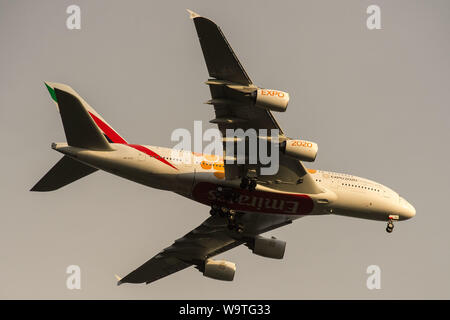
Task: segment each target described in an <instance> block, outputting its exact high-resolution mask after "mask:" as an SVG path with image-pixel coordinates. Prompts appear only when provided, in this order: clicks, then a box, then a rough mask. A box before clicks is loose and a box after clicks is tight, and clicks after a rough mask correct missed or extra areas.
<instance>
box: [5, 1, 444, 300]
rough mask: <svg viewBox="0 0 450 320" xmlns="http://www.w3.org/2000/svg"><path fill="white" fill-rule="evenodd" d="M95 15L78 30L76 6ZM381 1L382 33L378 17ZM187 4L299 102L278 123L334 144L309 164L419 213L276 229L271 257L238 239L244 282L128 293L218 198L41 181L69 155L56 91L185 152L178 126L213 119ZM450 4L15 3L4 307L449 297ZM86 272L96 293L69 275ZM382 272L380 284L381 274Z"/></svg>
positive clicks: (196, 277) (117, 184)
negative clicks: (394, 197)
mask: <svg viewBox="0 0 450 320" xmlns="http://www.w3.org/2000/svg"><path fill="white" fill-rule="evenodd" d="M71 4H77V5H79V6H80V8H81V30H68V29H67V28H66V19H67V17H68V14H66V8H67V7H68V6H69V5H71ZM371 4H377V5H379V6H380V8H381V26H382V29H381V30H368V29H367V27H366V19H367V17H368V15H367V14H366V9H367V7H368V6H369V5H371ZM186 8H190V9H192V10H194V11H196V12H198V13H200V14H201V15H203V16H205V17H209V18H211V19H212V20H214V21H215V22H216V23H218V24H219V25H220V26H221V28H222V31H223V32H224V34H225V35H226V36H227V38H228V40H229V42H230V44H231V45H232V46H233V48H234V50H235V52H236V54H237V55H238V57H239V59H240V61H241V63H242V64H243V66H244V67H245V69H246V71H247V73H248V74H249V76H250V78H251V79H252V80H253V82H255V83H256V84H257V85H259V86H263V87H267V88H274V89H280V90H283V91H287V92H289V93H290V96H291V101H290V104H289V107H288V110H287V112H286V113H284V114H276V117H277V119H278V121H279V123H280V125H281V127H282V128H283V130H284V131H285V133H286V134H287V135H288V136H290V137H294V138H295V137H299V138H304V139H308V140H311V141H315V142H317V143H318V144H319V154H318V157H317V159H316V162H315V163H314V164H312V165H310V167H313V168H317V169H324V170H330V171H337V172H343V173H348V174H354V175H357V176H362V177H366V178H369V179H372V180H375V181H378V182H380V183H382V184H385V185H387V186H388V187H391V188H392V189H394V190H396V191H397V192H398V193H399V194H400V195H401V196H403V197H404V198H405V199H407V200H408V201H409V202H411V203H412V204H413V205H414V206H415V208H416V210H417V215H416V217H415V218H414V219H412V220H409V221H406V222H400V223H397V224H396V228H395V230H394V232H393V233H392V234H387V233H386V232H385V223H384V222H375V221H367V220H359V219H355V218H346V217H341V216H319V217H307V218H304V219H300V220H298V221H296V223H294V224H292V225H289V226H287V227H284V228H281V229H278V230H275V231H273V232H270V233H269V234H268V235H269V236H271V235H274V236H276V237H278V238H279V239H283V240H286V241H287V247H286V254H285V258H284V260H282V261H279V260H271V259H266V258H262V257H260V256H256V255H253V254H252V253H251V251H250V250H248V249H247V248H246V247H244V246H242V247H238V248H236V249H233V250H231V251H228V252H226V253H223V254H221V255H220V256H219V257H220V258H224V259H227V260H230V261H233V262H236V265H237V272H236V276H235V279H234V281H233V282H220V281H215V280H211V279H208V278H205V277H203V276H202V274H201V273H200V272H198V271H197V270H196V269H194V268H189V269H187V270H184V271H181V272H179V273H177V274H174V275H172V276H170V277H167V278H164V279H162V280H159V281H157V282H155V283H153V284H151V285H148V286H146V285H129V284H126V285H122V286H120V287H117V286H116V279H115V278H114V274H119V275H122V276H124V275H126V274H128V273H129V272H130V271H132V270H134V269H135V268H136V267H138V266H139V265H141V264H142V263H144V262H145V261H147V260H148V259H149V258H150V257H152V256H153V255H155V254H156V253H158V252H159V251H160V250H161V249H163V248H164V247H167V246H168V245H170V244H171V243H172V242H173V241H174V240H175V239H177V238H179V237H180V236H182V235H184V234H185V233H187V232H188V231H190V230H191V229H193V228H194V227H196V226H197V225H199V224H200V223H201V222H202V221H203V220H204V219H206V218H207V217H208V211H209V209H208V208H207V207H206V206H203V205H201V204H198V203H195V202H193V201H190V200H188V199H185V198H182V197H180V196H178V195H176V194H173V193H170V192H164V191H159V190H155V189H150V188H148V187H144V186H142V185H138V184H135V183H133V182H130V181H126V180H124V179H121V178H118V177H115V176H112V175H110V174H107V173H104V172H97V173H95V174H93V175H91V176H89V177H87V178H84V179H82V180H80V181H77V182H76V183H73V184H71V185H69V186H67V187H65V188H63V189H60V190H58V191H55V192H50V193H32V192H29V189H30V188H31V187H32V186H33V185H34V184H35V183H36V182H37V181H38V180H39V179H40V178H41V177H42V176H43V175H44V174H45V173H46V172H47V171H48V170H49V169H50V167H51V166H53V165H54V163H56V162H57V161H58V159H59V158H60V157H61V155H60V154H58V153H57V152H55V151H53V150H51V148H50V145H51V143H52V142H60V141H65V137H64V132H63V129H62V125H61V120H60V118H59V115H58V113H57V110H56V108H55V105H54V103H53V102H52V100H51V98H50V96H49V94H48V92H47V90H46V89H45V86H44V84H43V81H52V82H61V83H65V84H68V85H70V86H71V87H72V88H74V89H75V90H76V91H77V92H78V93H79V94H80V95H81V96H82V97H83V98H84V99H85V100H86V101H88V102H89V104H90V105H91V106H92V107H94V108H95V109H96V110H97V111H98V112H99V113H100V114H101V115H102V116H103V117H104V118H105V119H106V120H107V121H108V122H109V123H110V124H111V125H113V126H114V128H115V129H116V130H117V131H118V132H119V133H121V135H123V136H124V137H125V138H126V139H127V140H128V141H131V142H133V143H140V144H148V145H157V146H167V147H170V146H173V143H172V142H171V141H170V136H171V133H172V131H173V130H174V129H177V128H187V129H192V128H193V121H194V120H202V121H204V123H205V124H206V123H207V121H208V120H210V119H212V117H213V110H212V108H211V107H210V106H207V105H204V104H203V102H204V101H206V100H208V99H209V98H210V97H209V90H208V88H207V86H206V85H204V84H203V82H204V81H205V80H207V78H208V75H207V71H206V66H205V64H204V61H203V56H202V53H201V49H200V45H199V43H198V38H197V35H196V32H195V28H194V25H193V23H192V21H191V20H190V19H189V18H188V14H187V12H186V10H185V9H186ZM449 31H450V2H449V1H446V0H442V1H438V0H435V1H425V0H423V1H412V0H411V1H409V0H408V1H407V0H403V1H400V0H398V1H381V0H376V1H361V0H354V1H332V0H330V1H317V0H309V1H261V0H258V1H256V0H255V1H106V0H105V1H100V0H98V1H80V0H78V1H6V0H0V40H1V43H2V46H1V50H0V88H1V89H0V134H1V136H2V138H3V139H2V152H1V163H2V165H1V167H0V174H1V175H0V177H1V180H0V181H1V182H0V183H1V192H0V197H1V198H0V199H1V222H0V282H1V286H0V298H3V299H5V298H39V299H46V298H57V299H90V298H101V299H110V298H113V299H260V298H263V299H282V298H284V299H316V298H324V299H347V298H358V299H390V298H405V299H410V298H414V299H416V298H446V299H449V298H450V289H449V287H450V271H449V270H450V252H449V244H450V232H449V223H450V214H449V211H448V208H447V206H446V205H445V203H446V200H448V196H449V189H450V188H449V187H450V186H449V182H450V175H449V170H448V164H449V144H448V141H449V138H450V136H449V119H450V118H449V116H450V111H449V98H450V88H449V84H450V54H449V53H450V37H449ZM69 265H78V266H80V268H81V290H68V289H67V288H66V279H67V276H68V275H67V274H66V268H67V266H69ZM369 265H378V266H379V267H380V268H381V289H380V290H368V289H367V287H366V279H367V276H368V275H367V274H366V268H367V267H368V266H369Z"/></svg>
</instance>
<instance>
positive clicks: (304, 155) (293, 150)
mask: <svg viewBox="0 0 450 320" xmlns="http://www.w3.org/2000/svg"><path fill="white" fill-rule="evenodd" d="M281 150H282V152H284V154H286V155H287V156H290V157H292V158H295V159H297V160H301V161H308V162H313V161H314V160H315V159H316V156H317V151H318V150H319V146H318V145H317V143H315V142H311V141H306V140H286V141H285V142H283V143H282V144H281Z"/></svg>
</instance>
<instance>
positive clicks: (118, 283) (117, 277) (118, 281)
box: [114, 274, 122, 286]
mask: <svg viewBox="0 0 450 320" xmlns="http://www.w3.org/2000/svg"><path fill="white" fill-rule="evenodd" d="M114 277H116V279H117V285H118V286H120V285H121V284H122V278H121V277H119V276H118V275H117V274H115V275H114Z"/></svg>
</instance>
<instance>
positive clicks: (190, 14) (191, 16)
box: [186, 9, 200, 19]
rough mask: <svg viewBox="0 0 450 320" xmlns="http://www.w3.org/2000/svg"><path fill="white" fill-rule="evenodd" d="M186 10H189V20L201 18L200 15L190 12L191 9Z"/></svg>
mask: <svg viewBox="0 0 450 320" xmlns="http://www.w3.org/2000/svg"><path fill="white" fill-rule="evenodd" d="M186 10H187V12H189V18H191V19H195V18H198V17H200V15H199V14H198V13H195V12H194V11H192V10H189V9H186Z"/></svg>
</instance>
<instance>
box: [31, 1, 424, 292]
mask: <svg viewBox="0 0 450 320" xmlns="http://www.w3.org/2000/svg"><path fill="white" fill-rule="evenodd" d="M188 11H189V10H188ZM189 13H190V16H191V18H192V19H193V21H194V24H195V27H196V30H197V33H198V37H199V40H200V45H201V48H202V51H203V55H204V58H205V61H206V65H207V69H208V72H209V76H210V78H209V80H208V81H206V84H207V85H208V86H209V88H210V91H211V96H212V98H211V100H209V101H208V104H211V105H213V106H214V110H215V115H216V118H215V119H213V120H211V121H210V122H212V123H216V124H217V125H218V127H219V130H220V131H221V132H222V134H223V136H224V137H225V136H226V135H225V131H226V129H243V130H247V129H255V130H257V131H258V130H259V129H266V130H271V129H278V130H279V139H278V144H279V169H278V172H277V173H276V174H273V175H262V174H261V168H262V167H263V165H262V164H260V163H256V164H247V163H244V164H237V163H228V161H225V162H224V161H223V158H219V160H218V159H217V158H216V157H214V156H210V155H204V154H195V153H193V152H190V151H182V152H172V151H173V150H172V149H169V148H163V147H155V146H148V145H137V144H131V143H129V142H127V141H126V140H125V139H124V138H123V137H122V136H120V135H119V134H118V133H117V132H116V131H115V130H114V129H113V128H112V127H111V126H110V125H109V124H108V123H107V122H106V121H105V120H104V119H103V118H102V117H101V116H100V115H99V114H98V113H97V112H96V111H95V110H94V109H93V108H92V107H90V106H89V105H88V104H87V102H86V101H85V100H83V98H81V97H80V96H79V95H78V94H77V93H76V92H75V91H74V90H73V89H72V88H70V87H69V86H66V85H63V84H57V83H46V86H47V88H48V91H49V92H50V95H51V97H52V99H53V100H54V101H55V102H56V104H57V106H58V109H59V112H60V114H61V118H62V123H63V126H64V131H65V135H66V138H67V142H65V143H53V144H52V148H53V149H54V150H56V151H58V152H60V153H62V154H63V155H64V156H63V157H62V159H61V160H60V161H59V162H58V163H57V164H56V165H55V166H54V167H53V168H52V169H51V170H50V171H49V172H48V173H47V174H46V175H45V176H44V177H43V178H42V179H41V180H40V181H39V182H38V183H37V184H36V185H35V186H34V187H33V188H32V189H31V190H32V191H52V190H56V189H58V188H61V187H63V186H65V185H67V184H70V183H72V182H74V181H76V180H78V179H80V178H82V177H84V176H87V175H89V174H91V173H93V172H95V171H97V170H103V171H106V172H109V173H112V174H114V175H117V176H120V177H123V178H125V179H129V180H132V181H135V182H138V183H141V184H143V185H146V186H149V187H152V188H157V189H162V190H168V191H173V192H176V193H178V194H180V195H182V196H184V197H186V198H189V199H192V200H194V201H197V202H200V203H203V204H205V205H206V206H208V207H210V214H211V216H210V217H208V218H207V219H206V220H205V221H204V222H203V223H202V224H201V225H200V226H199V227H197V228H196V229H194V230H192V231H191V232H189V233H187V234H186V235H185V236H183V237H181V238H180V239H178V240H176V241H175V242H174V243H173V244H172V245H171V246H170V247H168V248H165V249H164V250H162V251H161V252H159V253H158V254H156V255H155V256H154V257H153V258H151V259H150V260H148V261H147V262H146V263H144V264H143V265H142V266H140V267H139V268H137V269H136V270H134V271H133V272H131V273H130V274H128V275H127V276H125V277H124V278H119V277H118V280H119V282H118V284H121V283H144V282H145V283H147V284H148V283H150V282H153V281H156V280H158V279H160V278H163V277H165V276H168V275H170V274H172V273H174V272H177V271H180V270H182V269H184V268H187V267H189V266H192V265H194V266H195V267H196V268H198V269H199V270H200V271H201V272H203V275H205V276H207V277H210V278H214V279H218V280H228V281H231V280H233V278H234V274H235V270H236V267H235V264H234V263H232V262H229V261H223V260H213V259H212V257H213V256H215V255H217V254H219V253H222V252H224V251H227V250H229V249H232V248H234V247H236V246H239V245H241V244H245V245H246V246H247V247H249V249H251V250H252V252H253V253H255V254H258V255H261V256H264V257H268V258H275V259H281V258H283V256H284V252H285V246H286V243H285V242H284V241H281V240H278V239H275V238H273V237H272V238H265V237H262V236H261V234H262V233H265V232H267V231H270V230H273V229H275V228H279V227H282V226H285V225H287V224H290V223H292V221H294V220H296V219H298V218H300V217H304V216H306V215H329V214H334V215H341V216H349V217H357V218H361V219H370V220H381V221H387V228H386V230H387V231H388V232H392V230H393V227H394V224H393V222H394V220H406V219H410V218H412V217H414V215H415V214H416V211H415V209H414V207H413V206H412V205H411V204H409V203H408V202H407V201H406V200H405V199H403V198H402V197H400V196H399V195H398V193H396V192H395V191H393V190H391V189H389V188H388V187H386V186H383V185H381V184H379V183H377V182H374V181H371V180H368V179H364V178H360V177H356V176H351V175H348V174H341V173H334V172H327V171H321V170H311V169H306V168H305V166H304V165H303V164H302V162H301V161H314V159H315V158H316V154H317V144H315V143H313V142H309V141H305V140H298V139H291V138H288V137H287V136H286V135H285V134H284V133H283V131H282V130H281V128H280V126H279V125H278V123H277V122H276V120H275V118H274V116H273V114H272V112H271V111H277V112H280V111H285V110H286V107H287V103H288V101H289V95H288V94H287V93H285V92H282V91H278V90H267V89H261V88H259V87H257V86H255V85H254V84H253V83H252V81H251V80H250V78H249V76H248V75H247V73H246V72H245V70H244V69H243V67H242V65H241V64H240V63H239V60H238V59H237V57H236V55H235V54H234V52H233V50H232V49H231V47H230V45H229V44H228V42H227V40H226V39H225V37H224V35H223V34H222V32H221V30H220V29H219V27H218V26H217V25H216V24H215V23H214V22H212V21H211V20H208V19H206V18H204V17H201V16H199V15H198V14H196V13H194V12H192V11H189ZM258 138H260V139H268V137H262V136H261V137H258ZM224 140H225V139H224ZM225 145H226V144H225V143H224V146H225ZM224 151H225V150H224ZM246 152H249V151H248V150H247V151H246ZM224 154H226V153H224ZM186 158H189V159H190V160H192V161H186Z"/></svg>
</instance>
